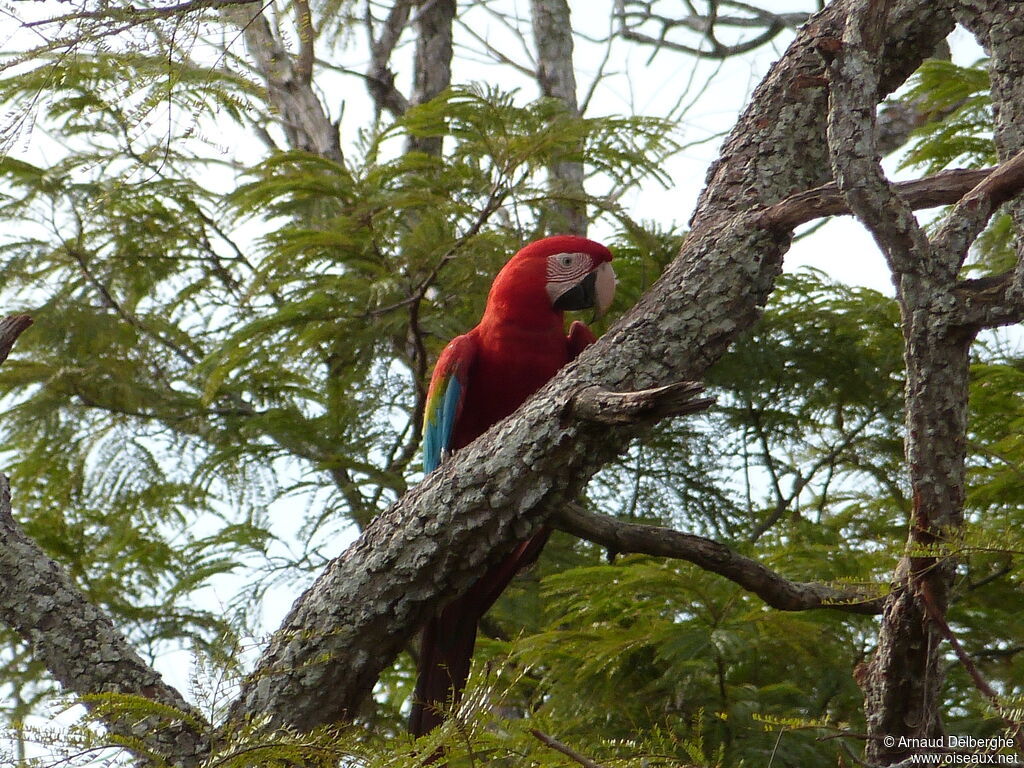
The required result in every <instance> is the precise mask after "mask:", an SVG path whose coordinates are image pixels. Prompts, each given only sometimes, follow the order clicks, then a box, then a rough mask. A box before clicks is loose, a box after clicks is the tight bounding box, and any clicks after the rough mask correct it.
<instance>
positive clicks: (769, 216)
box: [761, 168, 995, 229]
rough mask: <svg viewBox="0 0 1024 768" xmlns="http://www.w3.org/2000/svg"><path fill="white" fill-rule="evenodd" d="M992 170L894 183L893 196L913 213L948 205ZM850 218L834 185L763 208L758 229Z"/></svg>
mask: <svg viewBox="0 0 1024 768" xmlns="http://www.w3.org/2000/svg"><path fill="white" fill-rule="evenodd" d="M994 170H995V169H994V168H980V169H972V170H963V169H957V170H951V171H941V172H940V173H936V174H934V175H932V176H926V177H925V178H923V179H914V180H913V181H901V182H897V183H896V184H894V185H893V186H894V187H895V191H896V193H897V194H898V195H899V196H900V197H901V198H903V200H904V201H905V202H906V204H907V205H909V206H910V207H911V208H913V209H914V210H919V209H921V208H934V207H935V206H938V205H952V204H953V203H956V202H957V201H958V200H960V199H961V198H962V197H963V196H964V195H965V194H967V193H968V192H970V191H971V190H972V189H974V188H975V187H977V186H978V185H979V184H980V183H981V182H983V181H984V180H985V179H986V178H988V176H989V175H990V174H992V172H993V171H994ZM848 214H852V211H851V210H850V206H849V204H848V203H847V202H846V198H845V197H843V193H842V192H841V191H840V190H839V187H838V186H837V185H836V184H835V182H830V183H828V184H823V185H822V186H820V187H816V188H814V189H809V190H807V191H806V192H798V193H797V194H795V195H791V196H790V197H787V198H786V199H785V200H782V201H781V202H778V203H776V204H775V205H772V206H770V207H769V208H766V209H765V210H764V211H763V212H762V214H761V225H762V226H765V227H778V228H781V229H793V228H794V227H798V226H800V225H801V224H806V223H807V222H810V221H814V220H815V219H819V218H821V217H823V216H842V215H848Z"/></svg>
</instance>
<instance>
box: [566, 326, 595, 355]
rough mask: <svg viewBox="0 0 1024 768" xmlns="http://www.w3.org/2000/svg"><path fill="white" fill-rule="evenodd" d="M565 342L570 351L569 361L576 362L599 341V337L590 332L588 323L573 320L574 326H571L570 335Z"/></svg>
mask: <svg viewBox="0 0 1024 768" xmlns="http://www.w3.org/2000/svg"><path fill="white" fill-rule="evenodd" d="M565 341H566V346H567V349H568V351H569V359H570V360H575V359H576V358H577V357H579V356H580V353H581V352H582V351H583V350H584V349H586V348H587V347H589V346H590V345H591V344H593V343H594V342H595V341H597V336H595V335H594V332H593V331H592V330H590V328H589V327H588V326H587V325H586V323H581V322H580V321H579V320H573V321H572V325H570V326H569V335H568V336H567V337H566V339H565Z"/></svg>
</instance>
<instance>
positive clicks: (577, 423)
mask: <svg viewBox="0 0 1024 768" xmlns="http://www.w3.org/2000/svg"><path fill="white" fill-rule="evenodd" d="M848 6H849V3H847V2H837V3H833V4H830V5H829V6H828V7H827V8H826V9H825V10H824V11H823V12H821V13H820V14H818V16H817V17H816V18H815V20H814V21H813V22H812V24H811V25H809V27H808V28H807V29H805V30H804V31H803V32H802V33H801V34H800V36H799V37H798V38H797V40H796V41H795V42H794V44H793V45H792V46H791V48H790V50H789V51H788V52H787V53H786V55H785V56H783V57H782V59H781V60H780V61H779V62H778V63H777V64H776V65H775V66H774V67H773V69H772V71H771V73H770V74H769V75H768V77H767V78H766V80H765V82H764V83H763V84H762V85H761V86H760V87H759V88H758V90H757V92H756V94H755V97H754V102H753V103H752V104H751V106H750V107H749V108H748V109H747V111H746V112H745V113H744V115H743V116H742V117H741V118H740V121H739V123H738V125H737V127H736V128H735V130H734V131H733V133H732V135H731V137H730V138H729V139H728V141H727V142H726V145H725V149H724V153H723V156H722V158H721V160H720V161H719V162H718V163H717V164H716V166H715V167H714V168H713V169H712V172H711V173H710V175H709V187H708V189H707V191H706V192H705V194H704V195H703V196H702V198H701V201H700V204H699V206H698V210H697V213H696V214H695V216H694V219H693V227H692V230H691V233H690V235H689V237H688V238H687V240H686V242H685V244H684V247H683V250H682V252H681V253H680V255H679V257H678V258H677V259H676V260H675V261H674V262H673V263H672V264H671V265H670V266H669V267H668V268H667V270H666V271H665V274H664V275H663V276H662V278H661V279H660V280H659V281H658V282H657V284H656V285H655V286H654V287H653V288H652V289H651V290H650V291H649V292H648V293H647V294H646V295H645V296H644V297H643V298H642V299H641V300H640V301H639V302H638V304H637V305H636V306H635V307H633V308H632V309H631V310H630V311H629V312H628V313H627V314H626V315H625V316H624V317H623V318H622V319H621V320H620V321H619V322H618V323H617V324H616V325H615V327H613V328H612V329H611V330H610V331H609V332H608V333H607V334H606V335H605V336H604V337H603V338H602V339H600V340H599V341H598V343H597V344H596V345H594V346H593V347H592V348H591V349H590V350H588V351H587V352H586V353H584V355H583V356H581V358H580V359H579V360H577V361H576V362H575V363H573V364H572V365H570V366H568V367H567V368H566V369H565V370H564V371H563V372H562V373H561V374H560V375H559V376H558V377H556V379H555V380H553V381H552V382H551V383H550V384H549V385H548V386H547V387H545V389H544V390H542V391H541V392H540V393H538V395H537V396H536V397H534V398H533V399H531V400H530V401H529V402H528V403H526V404H525V405H524V407H523V408H522V409H520V411H519V412H518V413H517V414H515V415H514V416H513V417H510V419H508V420H506V421H503V422H501V423H500V424H498V425H496V426H495V427H494V428H493V429H492V430H490V431H489V432H488V433H487V434H486V435H485V436H484V437H483V438H481V439H480V440H478V441H477V442H476V443H474V444H473V445H471V446H468V447H467V448H465V449H463V450H462V451H460V452H459V453H458V454H457V455H456V456H455V457H453V459H452V460H450V461H449V462H446V464H444V465H442V467H441V468H439V469H438V470H437V471H435V472H434V473H432V474H431V475H430V476H429V477H428V478H427V479H426V480H425V481H424V482H423V483H422V484H421V485H420V486H419V487H417V488H416V489H414V490H413V491H411V492H410V493H409V494H408V495H407V496H405V497H404V498H403V499H402V500H401V501H400V502H398V503H397V504H396V505H395V506H393V507H392V508H391V509H389V510H388V511H386V512H385V513H384V514H382V515H381V516H379V517H378V518H377V519H376V520H375V521H374V522H373V523H372V524H371V525H370V526H368V528H367V529H366V530H365V531H364V533H363V535H362V536H361V537H360V538H359V540H357V541H356V542H355V543H354V544H353V545H352V546H351V547H350V548H349V549H348V550H347V551H346V552H345V553H344V554H343V555H342V556H341V557H339V558H338V559H337V560H335V561H333V562H332V563H331V564H330V565H329V566H328V567H327V568H326V569H325V571H324V573H323V574H322V575H321V576H320V578H318V579H317V581H316V583H315V584H314V585H313V587H311V588H310V590H309V591H307V593H306V594H305V595H303V596H302V597H301V598H300V599H299V600H298V601H297V602H296V604H295V606H293V608H292V611H291V612H290V614H289V616H288V617H287V619H286V620H285V622H284V625H283V626H282V628H281V629H280V630H279V631H278V632H277V633H276V634H275V636H274V638H273V639H272V641H271V643H270V645H269V647H268V648H267V650H266V652H265V653H264V655H263V657H262V658H261V659H260V661H259V662H258V664H257V668H256V670H255V671H254V673H253V675H252V676H251V677H250V679H249V680H248V681H247V682H246V684H245V685H244V686H243V690H242V692H241V697H240V699H239V701H238V702H237V704H236V706H235V707H234V710H233V714H234V716H235V717H247V716H267V717H269V718H270V721H271V724H273V725H291V726H294V727H297V728H303V729H305V728H311V727H313V726H316V725H318V724H320V723H324V722H330V721H332V720H335V719H338V718H342V717H346V716H348V715H349V714H350V713H352V712H354V711H355V709H356V707H357V706H358V704H359V702H360V701H361V700H362V699H363V698H364V697H365V696H366V695H367V694H368V693H369V691H370V689H371V687H372V685H373V683H374V682H375V681H376V679H377V676H378V674H379V672H380V671H381V670H382V669H383V668H384V666H386V665H387V664H388V663H390V661H391V659H392V658H393V657H394V655H395V654H396V653H397V652H398V650H399V649H400V648H401V647H402V646H403V645H404V643H405V642H406V641H407V640H408V638H409V637H410V636H411V635H412V633H413V632H414V631H415V630H416V628H417V626H418V625H419V624H420V623H421V622H422V621H423V620H424V619H425V618H426V616H428V615H429V614H430V613H431V612H433V611H435V610H436V609H437V608H438V606H439V605H441V604H442V603H443V602H444V601H445V600H446V599H449V598H450V597H451V596H452V595H454V594H456V593H457V592H458V591H459V590H461V589H463V588H465V587H466V586H467V585H468V584H469V583H471V582H472V581H473V580H474V579H475V578H477V577H478V576H479V575H480V574H481V573H483V571H484V570H485V569H486V568H487V566H488V565H489V564H490V563H491V562H493V561H494V560H495V559H497V558H500V557H502V556H503V555H505V554H507V553H508V552H509V551H510V550H511V548H512V547H513V546H514V545H515V543H516V542H518V541H521V540H523V539H524V538H527V537H528V536H529V535H530V534H531V533H532V532H533V531H534V530H535V529H536V528H537V527H538V526H539V525H540V524H541V523H542V522H544V521H545V520H546V519H547V517H548V516H549V515H551V514H552V513H553V511H554V510H557V509H559V508H562V507H564V506H565V504H566V503H568V502H569V501H571V500H572V499H573V498H574V497H575V495H576V493H577V492H578V491H579V490H580V488H581V487H582V486H583V485H584V484H585V483H586V481H587V480H588V479H589V478H590V477H591V475H593V473H594V472H595V471H596V470H597V469H598V468H599V467H600V466H601V465H602V464H603V463H604V462H605V461H607V459H608V458H609V457H610V456H612V455H613V454H615V453H616V452H617V451H619V450H621V449H622V447H623V446H624V445H625V443H626V442H627V441H628V439H630V438H631V437H632V436H633V435H634V434H635V431H636V429H637V428H636V427H634V426H630V427H625V428H620V429H615V428H609V427H608V426H607V425H603V424H594V423H592V422H586V421H581V420H576V419H570V420H568V422H565V421H564V420H563V417H564V415H565V413H566V408H567V407H571V402H572V399H573V397H574V395H575V393H576V392H578V391H580V390H581V389H583V388H585V387H587V386H590V385H598V386H600V387H602V388H604V389H607V390H611V391H627V390H638V389H644V388H651V387H656V386H662V385H665V384H668V383H673V382H676V381H680V380H685V379H699V378H700V377H701V374H702V373H703V372H704V371H705V370H706V368H707V367H708V366H709V365H710V364H712V363H713V362H714V361H716V360H717V359H718V358H719V356H720V355H721V354H722V353H723V352H724V350H725V349H726V348H727V347H728V345H729V344H730V342H731V341H732V340H733V339H734V338H735V337H736V335H737V334H738V333H740V332H741V331H743V330H745V329H746V328H748V327H750V325H751V324H752V323H753V322H754V320H755V319H756V318H757V317H758V316H759V313H760V309H761V307H762V306H763V304H764V302H765V300H766V298H767V296H768V293H769V292H770V290H771V288H772V285H773V280H774V278H775V276H776V275H777V274H778V272H779V270H780V268H781V258H782V255H783V253H784V251H785V249H786V247H787V246H788V243H789V235H790V233H789V231H788V230H785V229H783V228H777V227H768V228H764V227H762V226H761V225H760V219H759V209H760V208H761V207H763V206H766V205H771V204H774V203H777V202H779V201H780V200H782V199H784V198H785V197H787V196H789V195H791V194H793V193H794V192H798V191H802V190H805V189H807V188H809V187H812V186H818V185H820V184H822V183H824V182H825V181H827V173H828V171H827V168H828V166H827V149H826V144H825V139H824V121H825V114H826V108H825V106H826V104H825V91H824V89H823V88H822V87H821V84H822V82H823V74H824V72H823V65H822V62H821V59H820V57H819V56H818V55H817V54H816V52H815V49H814V40H815V39H816V38H817V37H818V36H820V35H821V34H823V33H826V32H829V31H831V32H832V34H833V36H837V35H838V34H841V30H842V23H843V20H844V16H845V11H846V9H847V8H848ZM951 27H952V20H951V17H950V15H949V13H948V9H946V8H945V7H942V8H938V9H937V8H936V7H935V6H934V4H933V3H931V2H923V0H903V1H902V2H898V3H896V4H895V7H894V10H893V14H892V17H891V19H890V24H889V25H888V26H887V28H886V30H885V33H886V40H885V56H886V60H887V61H886V67H884V68H883V77H882V87H881V88H880V89H879V92H878V94H877V98H881V97H882V95H884V93H885V92H886V90H887V89H889V88H892V87H894V86H895V85H897V84H898V83H899V82H900V80H901V78H903V77H906V76H907V75H908V74H909V73H910V72H912V71H913V70H914V69H915V68H916V66H917V64H918V63H919V62H920V61H921V60H922V58H923V57H924V56H926V55H927V54H928V52H930V51H931V50H933V49H934V47H935V44H936V42H937V41H938V40H940V39H942V38H943V37H944V36H945V35H946V34H947V33H948V31H949V30H950V28H951Z"/></svg>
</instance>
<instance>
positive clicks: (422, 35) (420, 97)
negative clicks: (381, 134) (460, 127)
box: [409, 0, 456, 155]
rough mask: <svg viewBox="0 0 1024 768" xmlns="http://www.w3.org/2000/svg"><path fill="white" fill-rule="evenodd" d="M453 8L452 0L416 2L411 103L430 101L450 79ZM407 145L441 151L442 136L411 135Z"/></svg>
mask: <svg viewBox="0 0 1024 768" xmlns="http://www.w3.org/2000/svg"><path fill="white" fill-rule="evenodd" d="M455 11H456V5H455V0H424V1H423V2H420V3H419V4H418V5H417V8H416V16H415V25H416V62H415V67H416V69H415V71H414V72H413V83H412V88H413V93H412V99H411V102H412V103H413V104H423V103H424V102H427V101H430V100H431V99H433V98H434V97H435V96H438V95H440V94H441V92H442V91H444V89H445V88H447V87H448V86H449V85H451V83H452V24H453V23H454V21H455ZM409 149H410V150H413V151H418V152H425V153H427V154H428V155H440V154H441V137H439V136H431V137H418V136H413V137H410V139H409Z"/></svg>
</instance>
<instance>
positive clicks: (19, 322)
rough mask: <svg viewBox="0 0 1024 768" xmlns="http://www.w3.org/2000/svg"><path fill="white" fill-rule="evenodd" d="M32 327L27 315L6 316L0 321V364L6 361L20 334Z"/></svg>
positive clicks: (30, 319)
mask: <svg viewBox="0 0 1024 768" xmlns="http://www.w3.org/2000/svg"><path fill="white" fill-rule="evenodd" d="M30 325H32V318H31V317H29V316H28V315H8V316H7V317H5V318H4V319H3V320H0V363H2V362H3V361H4V360H6V359H7V356H8V355H9V354H11V349H12V348H13V347H14V342H16V341H17V340H18V337H19V336H21V334H22V332H23V331H24V330H25V329H26V328H28V327H29V326H30Z"/></svg>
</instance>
